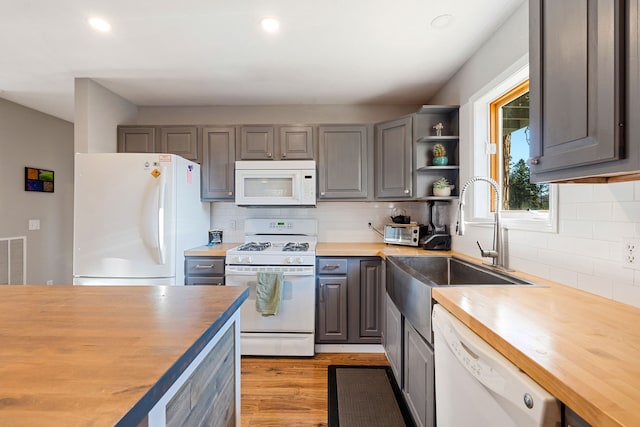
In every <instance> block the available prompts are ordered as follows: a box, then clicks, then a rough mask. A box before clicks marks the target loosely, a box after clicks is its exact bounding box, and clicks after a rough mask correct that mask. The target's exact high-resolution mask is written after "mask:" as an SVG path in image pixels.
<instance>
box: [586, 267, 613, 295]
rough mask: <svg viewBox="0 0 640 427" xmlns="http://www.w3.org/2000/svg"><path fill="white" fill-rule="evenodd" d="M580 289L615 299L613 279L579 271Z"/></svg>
mask: <svg viewBox="0 0 640 427" xmlns="http://www.w3.org/2000/svg"><path fill="white" fill-rule="evenodd" d="M578 289H581V290H583V291H587V292H590V293H592V294H596V295H600V296H602V297H605V298H609V299H613V281H612V280H611V279H607V278H604V277H596V276H592V275H588V274H581V273H578Z"/></svg>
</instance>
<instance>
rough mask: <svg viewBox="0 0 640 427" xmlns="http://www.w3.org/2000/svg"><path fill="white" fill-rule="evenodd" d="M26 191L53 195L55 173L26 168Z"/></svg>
mask: <svg viewBox="0 0 640 427" xmlns="http://www.w3.org/2000/svg"><path fill="white" fill-rule="evenodd" d="M24 191H39V192H41V193H53V171H50V170H47V169H39V168H32V167H29V166H25V168H24Z"/></svg>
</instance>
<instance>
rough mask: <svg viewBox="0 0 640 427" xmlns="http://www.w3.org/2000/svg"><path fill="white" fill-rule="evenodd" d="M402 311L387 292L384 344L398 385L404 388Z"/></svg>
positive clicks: (383, 332)
mask: <svg viewBox="0 0 640 427" xmlns="http://www.w3.org/2000/svg"><path fill="white" fill-rule="evenodd" d="M402 342H403V330H402V313H400V310H398V307H396V305H395V304H394V303H393V301H392V300H391V298H390V297H389V295H387V294H386V293H385V316H384V328H383V331H382V345H383V347H384V352H385V354H386V355H387V360H389V364H390V365H391V370H392V371H393V375H394V376H395V377H396V382H397V383H398V386H399V387H400V388H402V386H403V381H402V380H403V378H402Z"/></svg>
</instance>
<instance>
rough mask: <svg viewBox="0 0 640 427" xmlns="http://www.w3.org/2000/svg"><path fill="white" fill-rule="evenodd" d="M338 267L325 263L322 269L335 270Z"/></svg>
mask: <svg viewBox="0 0 640 427" xmlns="http://www.w3.org/2000/svg"><path fill="white" fill-rule="evenodd" d="M339 268H340V266H339V265H325V266H323V267H322V269H323V270H337V269H339Z"/></svg>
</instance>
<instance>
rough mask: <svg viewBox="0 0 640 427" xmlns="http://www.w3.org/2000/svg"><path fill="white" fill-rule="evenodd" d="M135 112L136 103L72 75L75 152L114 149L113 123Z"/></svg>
mask: <svg viewBox="0 0 640 427" xmlns="http://www.w3.org/2000/svg"><path fill="white" fill-rule="evenodd" d="M137 114H138V107H137V106H135V105H134V104H132V103H130V102H129V101H127V100H126V99H124V98H122V97H120V96H118V95H116V94H115V93H113V92H111V91H110V90H108V89H106V88H104V87H103V86H101V85H99V84H98V83H96V82H94V81H93V80H91V79H87V78H77V79H75V119H74V120H75V129H74V132H75V152H76V153H115V152H116V151H117V149H118V145H117V143H116V140H117V136H118V133H117V130H116V128H117V126H118V125H119V124H121V123H126V122H128V121H130V120H133V119H134V118H135V117H136V115H137Z"/></svg>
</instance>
